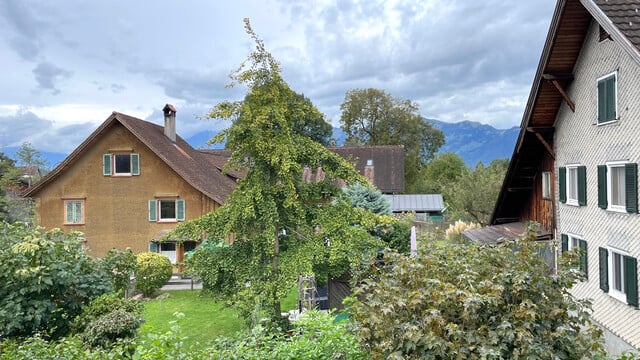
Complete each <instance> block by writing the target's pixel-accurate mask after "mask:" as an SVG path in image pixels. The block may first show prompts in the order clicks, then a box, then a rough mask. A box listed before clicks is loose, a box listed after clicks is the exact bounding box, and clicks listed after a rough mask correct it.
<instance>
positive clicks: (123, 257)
mask: <svg viewBox="0 0 640 360" xmlns="http://www.w3.org/2000/svg"><path fill="white" fill-rule="evenodd" d="M102 266H103V268H104V270H105V272H106V273H107V275H109V277H110V279H111V284H112V286H113V288H114V289H115V290H116V291H122V292H123V293H124V296H125V297H127V295H128V291H129V284H130V282H131V275H133V274H134V272H135V270H136V256H135V255H134V254H133V251H131V249H126V250H120V249H111V250H109V251H108V252H107V255H106V256H105V257H103V258H102Z"/></svg>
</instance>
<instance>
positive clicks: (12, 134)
mask: <svg viewBox="0 0 640 360" xmlns="http://www.w3.org/2000/svg"><path fill="white" fill-rule="evenodd" d="M52 126H53V122H52V121H50V120H46V119H42V118H40V117H38V116H37V115H36V114H34V113H32V112H30V111H25V110H20V111H18V112H17V113H16V114H15V115H11V116H0V145H1V146H19V145H20V144H22V142H24V141H25V140H31V139H33V137H34V136H37V134H38V133H39V132H43V133H47V132H49V131H50V130H51V129H52Z"/></svg>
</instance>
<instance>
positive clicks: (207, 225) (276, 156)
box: [175, 19, 365, 320]
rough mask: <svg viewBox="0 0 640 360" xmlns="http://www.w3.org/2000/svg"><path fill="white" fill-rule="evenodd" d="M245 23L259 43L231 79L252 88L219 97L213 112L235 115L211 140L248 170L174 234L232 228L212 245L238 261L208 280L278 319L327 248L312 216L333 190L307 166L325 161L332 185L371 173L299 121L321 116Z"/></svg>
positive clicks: (216, 235)
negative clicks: (214, 206) (211, 207)
mask: <svg viewBox="0 0 640 360" xmlns="http://www.w3.org/2000/svg"><path fill="white" fill-rule="evenodd" d="M245 28H246V30H247V33H248V34H249V36H251V38H252V39H253V40H254V41H255V44H256V49H255V51H253V52H252V53H251V54H250V55H249V58H248V59H247V61H245V62H244V63H243V64H242V65H241V66H240V67H239V68H238V69H237V70H236V71H235V72H234V73H233V74H232V75H231V79H232V81H233V84H232V85H235V84H243V85H246V86H247V88H248V92H247V94H246V95H245V97H244V99H243V100H242V101H236V102H227V101H225V102H222V103H219V104H217V105H216V106H215V107H214V108H213V110H212V111H211V113H210V114H209V117H210V118H225V119H231V121H232V126H231V127H230V128H228V129H226V130H223V131H222V132H220V133H219V134H218V135H217V136H216V137H215V138H214V139H213V141H214V142H217V141H225V142H226V146H227V148H229V149H231V150H232V153H231V157H230V159H229V162H228V163H227V165H226V166H227V167H228V168H235V169H243V170H247V175H246V176H245V177H244V178H243V179H241V180H239V181H238V185H237V187H236V189H235V191H234V192H233V193H232V194H231V196H230V197H229V199H228V200H227V202H226V203H225V204H224V205H223V206H222V207H221V208H220V209H218V210H217V211H216V212H214V213H212V214H207V215H205V216H203V217H201V218H199V219H196V220H194V221H191V222H185V223H182V224H180V225H179V226H178V227H177V229H176V231H175V235H176V236H180V237H186V238H200V237H201V235H202V234H203V233H206V234H208V235H209V236H211V237H214V238H219V239H228V238H229V237H230V236H232V234H233V236H234V237H235V240H234V242H233V244H232V245H231V246H230V247H229V249H225V250H220V251H216V252H214V254H220V253H224V254H226V255H228V257H229V259H233V264H230V265H229V267H228V268H225V267H224V266H226V265H225V264H224V262H225V261H226V260H222V259H219V260H215V262H216V264H218V265H215V269H214V270H213V271H212V275H211V276H210V277H208V280H207V281H209V283H210V284H212V283H218V284H223V285H224V286H222V288H224V289H228V290H230V291H232V292H233V293H234V296H233V298H232V300H233V301H235V302H239V303H241V305H242V308H243V309H244V313H245V314H248V313H249V312H250V309H260V310H259V311H257V312H261V311H266V312H267V313H268V315H269V316H270V317H272V319H274V320H277V318H278V317H280V316H281V315H280V303H279V299H280V298H282V297H283V296H284V295H285V294H286V293H287V291H288V289H290V288H291V286H293V285H294V284H295V282H296V280H297V277H298V275H300V274H307V273H309V272H311V271H312V264H313V262H314V258H315V254H314V249H316V248H321V247H322V239H321V238H320V237H317V236H313V229H314V226H315V225H316V224H317V223H316V222H315V221H314V219H315V218H316V217H317V213H318V207H319V206H322V204H323V203H324V201H325V199H326V197H327V196H328V195H330V194H318V193H317V192H314V191H313V190H314V189H315V190H318V187H315V186H314V187H312V186H308V185H307V184H304V183H303V182H302V169H303V167H304V166H305V165H308V166H310V167H312V168H316V167H318V166H322V169H323V171H324V172H325V174H326V180H325V182H326V183H327V184H330V183H331V182H332V181H334V180H337V179H343V180H345V181H346V182H348V183H352V182H354V181H365V180H364V179H363V178H362V176H360V175H359V174H358V173H357V172H356V171H355V170H354V169H353V166H351V164H349V163H348V162H347V161H346V160H344V159H343V158H342V157H340V156H339V155H337V154H335V153H333V152H331V151H329V150H327V149H326V148H325V147H324V146H322V144H320V143H318V142H316V141H314V140H313V139H312V138H310V136H309V132H308V131H306V130H304V129H301V126H300V124H301V122H302V123H307V120H306V119H320V118H323V115H322V114H321V113H320V112H319V111H318V109H317V108H315V107H314V106H313V105H312V104H311V102H309V101H306V100H304V101H301V99H300V97H299V95H297V94H296V93H295V92H294V91H292V90H291V89H290V88H289V85H288V84H287V83H286V82H285V81H284V80H283V79H282V77H281V74H280V65H279V64H278V62H277V61H276V60H275V59H274V58H273V57H272V56H271V54H270V53H269V52H268V51H266V49H265V47H264V44H263V42H262V41H261V40H260V39H259V38H258V37H257V35H256V34H255V33H254V32H253V30H252V29H251V27H250V24H249V21H248V19H245ZM283 229H285V230H286V231H287V234H286V235H283V232H282V230H283ZM220 269H223V270H224V271H230V272H233V273H234V276H235V284H234V286H233V287H231V286H230V285H231V284H230V283H227V282H220V281H217V280H216V279H215V278H216V276H218V275H217V274H216V272H219V270H220ZM226 285H229V286H226ZM216 290H218V289H217V288H216Z"/></svg>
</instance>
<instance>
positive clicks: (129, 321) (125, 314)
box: [71, 293, 144, 347]
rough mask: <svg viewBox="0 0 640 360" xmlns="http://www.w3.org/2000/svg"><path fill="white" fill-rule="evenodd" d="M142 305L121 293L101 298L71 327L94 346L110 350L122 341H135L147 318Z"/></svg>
mask: <svg viewBox="0 0 640 360" xmlns="http://www.w3.org/2000/svg"><path fill="white" fill-rule="evenodd" d="M142 309H143V307H142V303H140V302H138V301H136V300H128V299H124V298H122V296H120V294H119V293H109V294H104V295H101V296H99V297H97V298H95V299H93V300H92V301H91V303H90V304H89V305H88V306H85V307H84V308H83V309H82V314H80V316H78V317H77V318H76V319H75V320H74V321H73V323H72V324H71V328H72V330H73V332H74V333H76V334H79V336H80V338H81V339H82V340H83V341H84V342H85V343H87V344H90V345H91V346H102V347H108V346H109V345H110V344H112V343H114V342H115V341H116V340H118V339H123V338H131V337H134V336H135V334H136V330H137V329H138V327H140V325H141V324H142V322H143V321H144V319H143V318H142Z"/></svg>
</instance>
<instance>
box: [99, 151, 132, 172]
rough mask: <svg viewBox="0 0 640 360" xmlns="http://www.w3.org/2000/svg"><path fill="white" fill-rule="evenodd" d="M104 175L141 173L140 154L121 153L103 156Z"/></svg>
mask: <svg viewBox="0 0 640 360" xmlns="http://www.w3.org/2000/svg"><path fill="white" fill-rule="evenodd" d="M102 175H104V176H131V175H140V154H133V153H119V154H104V155H103V156H102Z"/></svg>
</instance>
